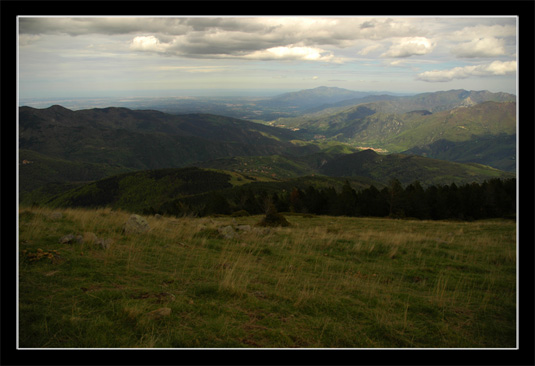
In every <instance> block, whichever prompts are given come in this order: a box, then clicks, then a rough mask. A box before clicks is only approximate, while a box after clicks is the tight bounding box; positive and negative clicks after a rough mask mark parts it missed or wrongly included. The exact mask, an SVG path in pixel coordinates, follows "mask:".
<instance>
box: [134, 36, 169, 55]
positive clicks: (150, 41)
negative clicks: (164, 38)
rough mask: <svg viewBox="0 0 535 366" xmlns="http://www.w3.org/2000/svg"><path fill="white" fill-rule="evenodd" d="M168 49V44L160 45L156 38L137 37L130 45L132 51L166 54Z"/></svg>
mask: <svg viewBox="0 0 535 366" xmlns="http://www.w3.org/2000/svg"><path fill="white" fill-rule="evenodd" d="M168 48H169V45H168V44H164V43H160V40H159V39H158V38H156V37H154V36H139V37H135V38H134V39H133V40H132V42H131V43H130V49H131V50H134V51H149V52H165V51H166V50H167V49H168Z"/></svg>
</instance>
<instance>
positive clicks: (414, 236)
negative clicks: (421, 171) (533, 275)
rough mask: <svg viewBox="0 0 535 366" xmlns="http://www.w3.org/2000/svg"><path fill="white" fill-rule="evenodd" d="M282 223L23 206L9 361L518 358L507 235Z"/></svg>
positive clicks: (484, 230) (446, 227)
mask: <svg viewBox="0 0 535 366" xmlns="http://www.w3.org/2000/svg"><path fill="white" fill-rule="evenodd" d="M57 212H60V213H61V215H59V214H54V213H57ZM284 216H285V217H286V219H287V220H288V222H289V223H290V226H288V227H259V226H255V224H256V223H258V222H259V221H260V220H261V219H262V216H245V217H230V216H222V217H205V218H195V217H184V218H176V217H156V216H143V218H144V219H145V220H146V221H147V222H148V224H149V226H150V230H149V231H148V232H146V233H138V234H124V233H122V228H123V225H124V223H125V222H126V221H127V220H128V218H129V217H130V213H128V212H123V211H112V210H110V209H95V210H85V209H84V210H82V209H64V210H61V211H57V210H56V211H52V210H49V209H46V208H30V207H21V208H20V210H19V244H18V246H19V248H18V249H19V258H18V260H19V263H18V270H19V279H18V280H19V282H18V286H19V299H18V304H19V308H18V312H19V323H18V326H19V346H20V347H22V348H93V347H96V348H244V347H245V348H514V347H516V341H517V339H516V333H517V324H516V317H517V306H516V305H517V302H516V299H517V288H516V273H517V272H516V267H517V252H516V223H515V222H514V221H512V220H486V221H474V222H454V221H418V220H393V219H386V218H385V219H380V218H355V217H352V218H350V217H329V216H314V215H296V214H284ZM229 226H230V228H227V227H229ZM224 228H226V229H224ZM68 234H73V235H75V236H76V235H80V240H79V241H78V242H75V243H61V242H60V239H61V238H62V237H64V236H65V235H68ZM101 238H103V239H108V241H107V248H103V247H102V246H101V245H99V244H98V240H97V239H101Z"/></svg>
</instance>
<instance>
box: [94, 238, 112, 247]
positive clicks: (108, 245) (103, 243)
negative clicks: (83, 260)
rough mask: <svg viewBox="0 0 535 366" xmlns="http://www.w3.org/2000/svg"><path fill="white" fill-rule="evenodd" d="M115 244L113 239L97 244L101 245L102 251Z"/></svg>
mask: <svg viewBox="0 0 535 366" xmlns="http://www.w3.org/2000/svg"><path fill="white" fill-rule="evenodd" d="M112 243H113V239H110V238H108V239H98V241H97V244H98V245H100V247H101V248H102V249H108V248H109V247H110V245H111V244H112Z"/></svg>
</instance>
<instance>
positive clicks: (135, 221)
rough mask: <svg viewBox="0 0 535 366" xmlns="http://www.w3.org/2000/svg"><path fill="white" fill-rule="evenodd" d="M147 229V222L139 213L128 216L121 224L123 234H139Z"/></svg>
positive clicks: (148, 227) (148, 228)
mask: <svg viewBox="0 0 535 366" xmlns="http://www.w3.org/2000/svg"><path fill="white" fill-rule="evenodd" d="M149 230H150V226H149V223H148V222H147V221H146V220H145V219H144V218H142V217H141V216H139V215H132V216H130V218H129V219H128V221H127V222H126V223H125V224H124V226H123V234H140V233H146V232H147V231H149Z"/></svg>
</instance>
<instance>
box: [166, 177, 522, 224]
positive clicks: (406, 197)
mask: <svg viewBox="0 0 535 366" xmlns="http://www.w3.org/2000/svg"><path fill="white" fill-rule="evenodd" d="M270 206H274V207H275V208H276V210H277V211H278V212H295V213H303V214H315V215H330V216H357V217H363V216H365V217H366V216H368V217H391V218H415V219H421V220H443V219H458V220H478V219H487V218H514V217H515V216H516V179H514V178H512V179H506V180H502V179H497V178H496V179H491V180H489V181H485V182H483V183H475V182H474V183H470V184H468V183H467V184H464V185H460V186H458V185H456V184H455V183H452V184H450V185H437V186H435V185H431V186H427V187H425V188H424V187H423V186H422V185H421V184H420V183H419V182H418V181H416V182H414V183H411V184H409V185H407V186H406V187H403V186H402V184H401V183H400V181H399V180H397V179H393V180H391V181H390V183H389V184H388V185H387V186H386V187H384V188H382V189H378V188H376V187H375V186H373V185H371V186H370V187H368V188H366V189H362V190H359V191H358V192H357V191H356V190H355V189H353V188H352V187H351V185H350V184H349V182H347V181H346V182H345V184H344V185H343V186H342V189H341V190H338V191H337V190H336V189H335V188H333V187H327V188H315V187H314V186H312V185H310V186H308V187H307V188H305V189H302V188H297V187H295V188H293V189H292V190H282V191H280V190H279V191H271V192H268V191H266V190H253V189H251V188H247V187H243V188H240V189H233V190H232V191H227V192H225V193H223V192H210V193H207V194H205V195H202V197H199V196H197V197H192V198H190V199H182V200H179V201H175V202H174V203H173V204H172V205H166V207H162V208H164V210H163V211H165V212H163V213H166V214H173V215H177V214H178V215H180V214H195V215H199V216H205V215H211V214H226V215H228V214H233V213H235V214H236V213H244V214H251V215H253V214H261V213H265V212H266V210H267V208H268V207H270Z"/></svg>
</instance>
